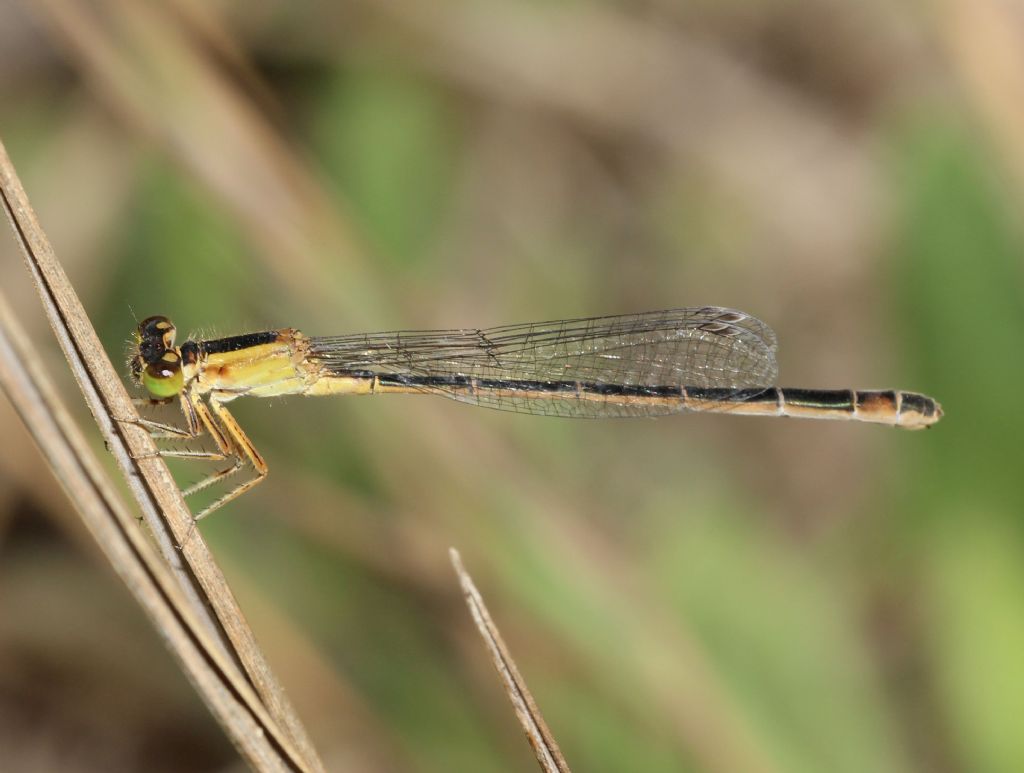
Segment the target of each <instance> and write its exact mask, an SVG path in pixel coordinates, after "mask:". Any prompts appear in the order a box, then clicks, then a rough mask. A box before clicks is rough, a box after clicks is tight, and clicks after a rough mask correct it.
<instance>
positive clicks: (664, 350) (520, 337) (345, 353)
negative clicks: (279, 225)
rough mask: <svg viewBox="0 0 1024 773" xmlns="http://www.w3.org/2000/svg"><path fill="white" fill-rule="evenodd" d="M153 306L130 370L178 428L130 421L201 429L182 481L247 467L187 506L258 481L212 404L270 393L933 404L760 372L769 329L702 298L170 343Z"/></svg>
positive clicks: (898, 417) (843, 409) (882, 415)
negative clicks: (784, 383) (789, 384)
mask: <svg viewBox="0 0 1024 773" xmlns="http://www.w3.org/2000/svg"><path fill="white" fill-rule="evenodd" d="M174 339H175V328H174V325H173V324H172V323H171V321H170V320H169V319H167V318H166V317H159V316H158V317H149V318H148V319H146V320H144V321H143V322H142V323H141V324H140V325H139V327H138V329H137V330H136V332H135V342H136V347H135V350H134V352H133V356H132V359H131V372H132V376H133V377H134V379H135V380H136V381H137V382H138V383H140V384H142V385H143V386H144V387H145V388H146V390H147V391H148V392H149V395H150V398H149V399H150V401H151V402H159V403H169V402H171V401H174V400H177V401H178V402H179V404H180V406H181V411H182V413H183V414H184V417H185V426H184V428H176V427H173V426H170V425H166V424H157V423H155V422H144V423H145V424H147V425H148V426H150V427H151V428H153V429H155V430H158V431H161V432H165V433H170V434H172V435H176V436H179V437H182V438H185V439H198V438H199V437H200V436H202V435H203V434H208V435H209V436H210V437H211V438H212V439H213V442H214V443H215V444H216V447H217V450H216V451H209V452H207V451H198V450H177V451H164V452H163V453H165V454H166V455H169V456H184V457H193V458H212V459H220V460H231V466H229V467H227V468H226V469H224V470H221V471H219V472H216V473H214V474H213V475H210V476H209V477H207V478H205V479H204V480H202V481H200V482H199V483H197V484H195V485H193V486H191V487H190V488H188V489H186V490H185V492H184V493H185V494H186V495H189V494H193V493H195V492H197V491H200V490H203V489H206V488H207V487H208V486H210V485H212V484H214V483H216V482H218V481H220V480H223V479H225V478H227V477H228V476H230V475H232V474H234V473H236V472H238V471H239V470H240V469H241V468H242V467H243V466H245V464H246V463H248V464H249V465H250V466H251V467H252V472H253V475H252V476H251V477H250V478H249V479H247V480H245V481H244V482H242V483H239V484H237V485H236V486H234V488H232V489H231V490H230V491H228V492H227V493H225V494H224V495H222V496H220V497H219V498H217V499H216V500H215V501H214V502H213V503H212V504H210V505H208V506H207V507H206V508H204V509H203V510H202V511H200V512H199V514H198V515H197V516H196V520H199V519H200V518H203V517H204V516H206V515H209V514H210V513H211V512H213V511H214V510H216V509H217V508H218V507H220V506H221V505H223V504H225V503H226V502H229V501H230V500H232V499H234V498H235V497H237V496H239V495H240V494H242V493H243V492H245V491H247V490H248V489H250V488H252V487H253V486H255V485H256V484H257V483H259V482H260V481H261V480H262V479H263V478H264V477H265V476H266V474H267V464H266V462H264V460H263V457H262V456H260V454H259V452H258V451H257V450H256V448H255V447H254V446H253V444H252V442H251V441H250V440H249V438H248V436H247V435H246V434H245V432H244V431H243V430H242V428H241V427H240V426H239V424H238V422H237V421H235V419H234V417H233V416H232V415H231V413H230V412H229V411H228V409H227V408H226V406H225V404H226V403H228V402H230V401H231V400H234V399H235V398H237V397H242V396H253V397H274V396H278V395H309V396H314V395H335V394H350V395H375V394H391V393H404V394H409V393H412V394H436V395H442V396H444V397H449V398H452V399H454V400H460V401H462V402H466V403H473V404H474V405H481V406H485V407H488V408H497V409H501V410H509V411H519V412H521V413H534V414H544V415H548V416H570V417H584V418H606V417H613V416H662V415H665V414H670V413H680V412H683V411H699V412H713V413H737V414H744V415H748V416H749V415H753V416H795V417H801V418H811V419H844V420H853V421H863V422H874V423H877V424H889V425H892V426H895V427H903V428H905V429H921V428H924V427H928V426H930V425H932V424H934V423H935V422H937V421H938V420H939V419H940V418H941V417H942V409H941V407H940V406H939V404H938V403H937V402H936V401H935V400H933V399H931V398H930V397H926V396H925V395H921V394H917V393H915V392H902V391H896V390H885V391H861V390H853V389H792V388H783V387H777V386H774V383H775V378H776V374H777V367H776V363H775V350H776V339H775V334H774V333H773V332H772V330H771V328H769V327H768V326H767V325H766V324H764V323H763V322H761V321H760V320H758V319H756V318H754V317H752V316H750V315H749V314H745V313H743V312H741V311H735V310H733V309H724V308H719V307H715V306H705V307H701V308H686V309H672V310H668V311H652V312H645V313H642V314H626V315H621V316H612V317H588V318H585V319H569V320H560V321H556V322H535V323H528V324H523V325H508V326H505V327H495V328H489V329H486V330H430V331H398V332H389V333H360V334H356V335H344V336H327V337H322V338H318V337H308V336H305V335H303V334H302V333H301V332H299V331H298V330H294V329H291V328H286V329H283V330H271V331H268V332H263V333H249V334H247V335H240V336H235V337H232V338H221V339H217V340H211V341H187V342H185V343H183V344H182V345H181V346H175V345H174Z"/></svg>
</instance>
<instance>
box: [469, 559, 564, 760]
mask: <svg viewBox="0 0 1024 773" xmlns="http://www.w3.org/2000/svg"><path fill="white" fill-rule="evenodd" d="M449 555H450V556H451V561H452V566H453V567H455V573H456V574H457V575H458V576H459V584H460V585H461V586H462V592H463V594H464V595H465V597H466V605H467V606H468V607H469V611H470V614H472V615H473V622H475V623H476V627H477V629H478V630H479V631H480V636H482V637H483V640H484V643H485V644H486V645H487V649H488V651H489V652H490V653H491V658H492V659H493V660H494V667H495V668H496V669H498V674H499V675H500V676H501V681H502V683H503V684H504V685H505V692H507V693H508V698H509V700H510V701H512V706H513V708H514V709H515V710H516V716H517V717H519V722H520V724H521V725H522V726H523V731H524V732H525V733H526V737H527V739H528V740H529V741H530V746H532V747H533V752H534V754H536V755H537V762H538V763H539V764H540V767H541V769H542V770H546V771H553V772H554V773H568V772H569V765H568V763H567V762H566V761H565V758H564V757H563V756H562V752H561V750H560V749H559V748H558V744H557V743H556V742H555V738H554V736H553V735H551V730H549V729H548V726H547V723H546V722H545V721H544V717H543V715H541V713H540V709H539V708H538V707H537V703H536V701H534V700H533V695H532V694H531V693H530V689H529V687H527V686H526V680H525V679H523V677H522V675H521V674H520V673H519V669H518V668H516V664H515V661H514V660H512V655H511V653H510V652H509V651H508V647H507V646H505V641H504V640H503V639H502V638H501V632H500V631H499V630H498V627H497V626H496V625H495V624H494V620H492V619H491V615H490V613H489V612H488V611H487V606H486V605H485V604H484V599H483V596H481V595H480V591H478V590H477V588H476V585H475V584H474V583H473V578H472V577H470V576H469V573H468V572H467V571H466V568H465V567H464V566H463V565H462V558H461V557H460V556H459V551H457V550H456V549H455V548H451V549H450V551H449Z"/></svg>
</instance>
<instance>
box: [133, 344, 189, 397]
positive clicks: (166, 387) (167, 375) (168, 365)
mask: <svg viewBox="0 0 1024 773" xmlns="http://www.w3.org/2000/svg"><path fill="white" fill-rule="evenodd" d="M142 384H143V386H145V387H146V391H148V392H149V393H150V394H151V395H153V397H156V398H158V399H160V400H166V399H167V398H169V397H174V396H175V395H176V394H178V393H179V392H181V390H182V387H184V385H185V377H184V374H183V373H182V372H181V358H179V357H178V355H177V354H176V353H175V352H164V356H163V357H161V358H160V359H159V360H157V361H156V362H154V363H152V364H151V365H147V366H146V369H145V370H144V371H143V372H142Z"/></svg>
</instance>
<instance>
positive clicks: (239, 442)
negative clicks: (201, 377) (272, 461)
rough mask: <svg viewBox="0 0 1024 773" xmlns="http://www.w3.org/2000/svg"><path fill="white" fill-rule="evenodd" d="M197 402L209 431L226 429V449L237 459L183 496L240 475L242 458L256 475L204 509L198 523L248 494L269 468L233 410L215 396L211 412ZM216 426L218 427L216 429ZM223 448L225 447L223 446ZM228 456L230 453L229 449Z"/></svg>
mask: <svg viewBox="0 0 1024 773" xmlns="http://www.w3.org/2000/svg"><path fill="white" fill-rule="evenodd" d="M196 402H197V404H196V408H197V409H198V412H199V418H200V419H201V420H202V422H203V424H204V425H206V426H207V428H208V429H210V431H211V434H214V432H215V431H216V432H218V433H219V432H220V431H221V430H223V432H224V434H223V435H221V438H222V439H223V440H224V442H225V444H226V446H229V447H230V455H232V456H234V457H235V464H234V465H233V466H232V467H230V468H228V469H226V470H222V471H221V472H219V473H215V474H214V475H211V476H210V477H209V478H207V479H206V480H204V481H200V482H199V483H198V484H196V485H194V486H191V487H190V488H189V489H187V490H186V491H185V492H183V493H184V494H185V495H186V496H187V495H189V494H191V493H194V492H196V491H200V490H201V489H204V488H206V487H207V486H210V485H212V484H213V483H215V482H216V481H219V480H223V479H224V478H226V477H228V476H229V475H232V474H233V473H235V472H237V471H238V469H239V468H240V467H241V466H242V462H243V457H244V458H245V459H247V460H248V461H249V463H250V464H252V467H253V470H254V471H255V473H256V475H255V477H253V478H250V479H249V480H246V481H243V482H242V483H240V484H238V485H237V486H235V488H233V489H231V490H230V491H228V492H227V493H225V494H223V495H222V496H220V497H218V498H217V499H215V500H214V501H213V502H211V503H210V504H209V505H207V506H206V507H205V508H203V509H202V510H201V511H200V512H199V513H198V514H197V515H196V516H195V520H196V522H199V521H200V520H202V519H203V518H205V517H206V516H208V515H209V514H210V513H212V512H213V511H214V510H216V509H218V508H219V507H222V506H223V505H225V504H227V503H228V502H230V501H231V500H232V499H235V498H236V497H239V496H241V495H242V494H244V493H245V492H246V491H248V490H249V489H251V488H252V487H253V486H255V485H256V484H257V483H259V482H260V481H262V480H263V479H264V478H265V477H267V472H268V468H267V463H266V462H265V461H263V457H262V456H260V452H259V451H257V450H256V447H255V446H254V445H253V444H252V441H251V440H249V436H248V435H246V434H245V431H244V430H243V429H242V428H241V426H239V424H238V422H237V421H236V420H235V417H234V416H232V415H231V413H230V411H228V409H227V408H225V407H224V404H223V403H221V402H220V401H219V400H217V398H216V396H215V395H213V396H211V398H210V402H209V410H207V409H206V404H204V403H201V402H198V401H196ZM211 411H212V415H211ZM214 417H216V418H214ZM214 425H219V426H217V427H215V426H214ZM218 445H219V441H218ZM222 448H225V447H224V446H222ZM225 453H226V454H227V453H228V451H227V450H226V448H225Z"/></svg>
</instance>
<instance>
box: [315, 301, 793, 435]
mask: <svg viewBox="0 0 1024 773" xmlns="http://www.w3.org/2000/svg"><path fill="white" fill-rule="evenodd" d="M775 349H776V340H775V334H774V333H773V332H772V330H771V329H770V328H769V327H768V326H767V325H765V324H764V323H763V322H761V321H760V320H758V319H756V318H754V317H751V316H750V315H748V314H745V313H743V312H741V311H735V310H733V309H724V308H719V307H713V306H706V307H701V308H687V309H670V310H667V311H653V312H645V313H641V314H625V315H621V316H611V317H588V318H584V319H570V320H559V321H554V322H535V323H528V324H521V325H507V326H503V327H496V328H490V329H487V330H434V331H398V332H389V333H369V334H358V335H348V336H332V337H325V338H313V339H311V340H310V356H311V357H312V358H314V359H315V360H318V361H319V362H320V363H321V366H322V367H323V368H324V369H325V371H326V372H328V373H330V374H333V375H344V374H353V373H359V374H365V373H372V374H374V375H380V376H391V377H397V381H398V383H407V384H409V386H410V387H412V388H420V389H422V391H424V392H430V393H440V394H445V395H446V396H448V397H451V398H453V399H456V400H460V401H463V402H468V403H473V404H475V405H481V406H485V407H488V408H497V409H500V410H511V411H519V412H524V413H536V414H545V415H556V416H573V417H607V416H657V415H663V414H668V413H676V412H678V411H681V410H684V409H686V408H692V406H685V405H683V404H682V402H681V401H678V400H676V401H672V400H668V399H663V400H659V399H654V398H657V396H658V395H659V394H661V395H664V394H667V393H668V391H669V390H671V389H672V388H675V389H677V390H678V387H681V386H694V387H714V388H720V389H730V390H749V389H750V388H756V387H768V386H771V385H773V384H774V383H775V379H776V375H777V368H776V364H775ZM424 379H429V380H430V381H429V383H426V382H424V381H423V380H424ZM393 380H394V379H393ZM469 381H472V382H474V384H475V385H476V388H473V389H469V388H467V383H468V382H469ZM578 383H582V384H586V385H596V386H597V387H598V389H596V390H587V394H586V395H581V393H580V391H579V390H574V389H572V386H573V385H574V384H578ZM524 384H525V385H524ZM530 384H534V385H537V386H540V387H542V388H541V389H531V388H529V387H530ZM616 387H625V388H626V389H618V390H617V389H616ZM602 392H604V393H602ZM638 398H647V399H638Z"/></svg>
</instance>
